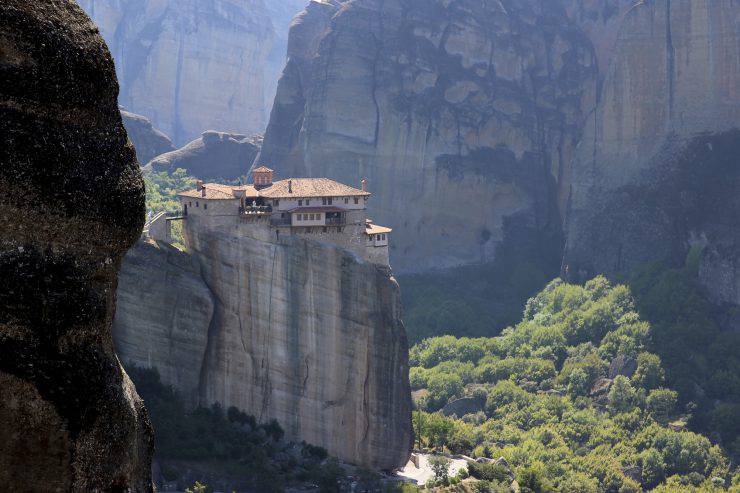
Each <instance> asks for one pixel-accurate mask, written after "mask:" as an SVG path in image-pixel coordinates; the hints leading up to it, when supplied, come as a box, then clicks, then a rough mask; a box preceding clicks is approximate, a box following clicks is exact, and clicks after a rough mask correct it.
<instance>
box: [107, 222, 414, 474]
mask: <svg viewBox="0 0 740 493" xmlns="http://www.w3.org/2000/svg"><path fill="white" fill-rule="evenodd" d="M204 228H205V226H204V225H202V224H200V225H199V224H198V218H197V217H193V216H191V217H188V219H187V221H186V227H185V230H186V242H187V243H188V245H189V246H190V248H191V251H192V254H190V255H189V254H183V253H180V252H178V251H176V250H173V249H170V248H169V247H164V246H162V245H155V244H147V243H140V244H139V245H138V246H137V247H136V248H135V249H134V250H133V251H132V252H131V254H129V256H128V257H127V258H126V261H125V262H124V266H123V270H122V276H121V284H120V287H119V297H120V300H121V307H120V310H119V312H118V316H117V318H116V322H115V337H116V346H117V348H118V350H119V352H120V354H121V358H122V360H123V361H124V364H131V365H137V366H145V367H156V368H157V369H158V370H159V372H160V374H161V375H162V380H163V381H164V382H165V383H168V384H172V385H174V386H175V388H176V389H177V390H178V391H180V393H181V394H183V395H184V396H186V397H187V398H189V400H190V403H191V405H193V406H195V405H210V404H212V403H214V402H219V403H221V405H223V406H226V407H228V406H236V407H238V408H240V409H242V410H244V411H245V412H247V413H248V414H252V415H254V416H256V417H257V418H258V419H259V420H260V421H263V422H264V421H268V420H271V419H277V421H278V422H279V423H280V425H281V426H282V427H283V428H284V429H285V431H286V435H287V437H288V438H289V439H292V440H296V441H300V440H305V441H307V442H309V443H312V444H315V445H319V446H322V447H325V448H326V449H327V450H328V451H329V453H330V454H331V455H333V456H336V457H339V458H340V459H342V460H345V461H348V462H351V463H356V464H362V465H365V466H369V467H374V468H380V469H392V468H395V467H397V466H402V465H403V464H405V462H406V461H407V460H408V455H409V452H410V449H411V444H412V432H411V398H410V390H409V381H408V347H407V342H406V335H405V330H404V327H403V324H402V322H401V313H400V298H399V296H400V295H399V289H398V285H397V284H396V282H395V280H394V279H393V278H392V277H391V276H390V272H389V270H388V269H387V268H381V267H378V266H375V265H372V264H369V263H365V262H363V261H361V260H359V259H357V258H356V257H355V256H354V255H352V254H351V253H350V252H348V251H346V250H343V249H341V248H339V247H336V246H333V245H329V244H323V243H316V242H312V241H310V240H303V239H298V238H295V237H287V238H283V237H281V238H280V240H279V241H276V240H275V238H274V236H270V235H269V234H266V235H265V236H264V237H259V235H256V236H249V233H245V230H243V229H242V230H240V232H241V234H247V236H241V237H240V236H239V235H235V234H234V231H233V230H230V229H229V228H227V227H224V228H221V229H218V230H212V229H204ZM144 285H146V286H151V288H149V289H146V290H142V286H144Z"/></svg>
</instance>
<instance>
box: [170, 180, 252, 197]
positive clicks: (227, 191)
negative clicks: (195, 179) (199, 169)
mask: <svg viewBox="0 0 740 493" xmlns="http://www.w3.org/2000/svg"><path fill="white" fill-rule="evenodd" d="M203 187H204V188H205V190H206V193H205V196H204V195H203V191H202V190H188V191H187V192H181V193H178V194H177V195H178V196H179V197H189V198H194V199H205V200H238V199H237V198H236V197H234V192H233V191H232V190H233V189H234V187H231V186H228V185H220V184H218V183H206V184H205V185H203Z"/></svg>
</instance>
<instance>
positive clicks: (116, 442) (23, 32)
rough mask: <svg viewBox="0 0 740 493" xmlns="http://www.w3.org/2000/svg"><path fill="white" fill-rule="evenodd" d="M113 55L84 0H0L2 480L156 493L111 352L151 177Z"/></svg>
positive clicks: (143, 434)
mask: <svg viewBox="0 0 740 493" xmlns="http://www.w3.org/2000/svg"><path fill="white" fill-rule="evenodd" d="M117 91H118V86H117V83H116V78H115V72H114V67H113V60H112V59H111V57H110V54H109V53H108V50H107V49H106V47H105V44H104V43H103V40H102V38H101V37H100V36H99V35H98V32H97V30H96V29H95V26H94V25H93V24H92V23H91V22H90V20H89V19H88V18H87V17H86V16H85V14H84V13H83V11H82V10H81V9H79V7H77V6H76V5H75V4H74V2H70V1H59V0H33V1H29V0H4V1H3V2H2V3H1V4H0V135H2V139H3V141H2V145H0V197H2V198H1V199H0V202H2V207H0V277H1V278H2V279H3V289H2V290H0V354H2V357H0V422H2V423H3V426H0V482H2V484H3V485H4V487H5V488H6V489H8V490H11V491H151V489H152V487H151V472H150V467H151V457H152V448H153V444H152V430H151V425H150V424H149V420H148V417H147V413H146V410H145V409H144V406H143V404H142V402H141V400H140V399H139V397H138V396H137V394H136V391H135V389H134V387H133V385H132V384H131V382H130V380H129V379H128V377H127V376H126V374H125V373H124V372H123V370H122V368H121V366H120V364H119V362H118V358H117V357H116V355H115V353H114V351H113V344H112V338H111V332H110V329H111V323H112V319H113V312H114V309H115V290H116V277H117V271H118V268H119V265H120V262H121V258H122V257H123V255H124V253H125V252H126V251H127V250H128V248H129V247H130V246H131V245H132V244H133V242H134V241H135V240H136V238H137V236H138V235H139V232H140V231H141V228H142V223H143V219H144V188H143V183H142V180H141V176H140V174H139V170H138V164H137V162H136V156H135V154H134V149H133V148H132V147H131V146H130V145H127V137H126V132H125V130H124V128H123V125H122V123H121V116H120V113H119V110H118V106H117V103H116V96H117Z"/></svg>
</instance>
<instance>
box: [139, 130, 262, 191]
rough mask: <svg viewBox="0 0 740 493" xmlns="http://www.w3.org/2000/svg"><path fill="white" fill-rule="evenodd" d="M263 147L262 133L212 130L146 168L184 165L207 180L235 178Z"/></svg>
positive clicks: (162, 168) (180, 166)
mask: <svg viewBox="0 0 740 493" xmlns="http://www.w3.org/2000/svg"><path fill="white" fill-rule="evenodd" d="M261 147H262V137H261V136H259V135H255V136H252V137H247V136H246V135H239V134H229V133H225V132H214V131H208V132H204V133H203V135H201V136H200V138H198V139H195V140H194V141H192V142H190V143H189V144H187V145H186V146H184V147H182V148H181V149H177V150H176V151H172V152H168V153H166V154H162V155H161V156H157V157H156V158H154V159H152V160H151V161H150V162H149V164H147V165H146V168H147V169H151V170H153V171H168V172H172V171H174V170H176V169H178V168H182V169H185V170H187V171H188V173H189V174H190V175H192V176H197V177H198V178H200V179H203V180H215V179H219V178H221V179H227V180H235V179H237V178H239V177H241V176H244V175H246V174H247V171H248V170H249V167H250V166H251V164H252V162H253V161H254V158H255V157H257V154H258V153H259V151H260V148H261Z"/></svg>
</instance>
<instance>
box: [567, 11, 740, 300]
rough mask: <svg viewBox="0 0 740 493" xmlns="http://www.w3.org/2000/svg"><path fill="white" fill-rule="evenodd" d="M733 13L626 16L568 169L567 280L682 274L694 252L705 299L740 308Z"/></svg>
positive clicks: (737, 47) (738, 98) (739, 108)
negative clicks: (634, 272) (651, 271)
mask: <svg viewBox="0 0 740 493" xmlns="http://www.w3.org/2000/svg"><path fill="white" fill-rule="evenodd" d="M738 15H740V5H739V4H738V3H737V2H733V1H730V0H717V1H715V0H697V1H661V2H644V3H641V4H640V5H637V6H635V7H634V8H632V9H631V10H630V11H629V12H628V13H627V14H626V16H625V18H624V22H623V24H622V28H621V31H620V35H619V38H618V40H617V44H616V48H615V50H616V51H615V53H614V55H613V59H612V63H611V66H610V68H609V72H608V74H607V77H606V81H605V85H604V89H603V96H602V98H601V102H600V104H599V106H598V107H597V109H596V111H595V112H594V114H593V117H592V118H589V120H588V124H587V126H586V129H585V132H584V137H583V142H582V144H581V146H580V148H579V152H578V153H577V155H576V159H575V160H574V164H573V179H572V193H571V196H570V202H569V211H568V217H567V222H566V226H565V227H566V233H567V248H566V253H565V266H566V269H567V271H568V274H569V275H570V276H571V277H577V278H585V277H588V276H590V275H592V274H594V273H601V272H606V273H615V272H624V271H626V270H629V269H630V268H631V267H633V266H635V265H637V264H640V263H643V262H647V261H653V260H668V261H670V262H672V263H673V264H678V265H682V264H683V263H684V261H685V259H686V257H687V253H688V251H689V249H690V248H691V247H692V246H696V247H698V248H703V249H704V255H703V257H702V260H701V268H700V277H701V279H702V280H703V281H704V283H705V284H706V285H707V287H708V288H709V290H710V294H712V296H713V298H714V299H715V301H720V302H734V303H739V302H740V297H738V293H739V292H740V289H738V281H737V279H738V278H737V276H736V275H733V274H732V273H733V272H735V273H737V272H738V265H740V248H739V247H738V246H739V245H740V239H739V237H738V233H737V232H738V225H739V223H738V217H740V203H739V202H738V196H740V181H738V180H739V178H738V177H739V176H740V168H738V165H737V158H736V156H737V151H738V149H739V146H740V141H738V136H739V134H738V132H737V131H736V130H732V129H733V128H735V127H737V126H738V125H739V124H740V92H738V87H739V85H738V70H737V60H738V58H739V57H740V43H738V36H737V29H736V19H737V17H738Z"/></svg>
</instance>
